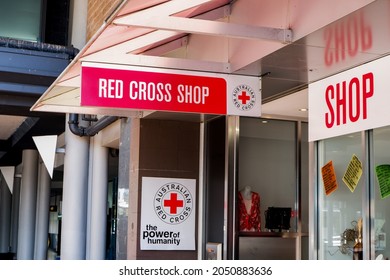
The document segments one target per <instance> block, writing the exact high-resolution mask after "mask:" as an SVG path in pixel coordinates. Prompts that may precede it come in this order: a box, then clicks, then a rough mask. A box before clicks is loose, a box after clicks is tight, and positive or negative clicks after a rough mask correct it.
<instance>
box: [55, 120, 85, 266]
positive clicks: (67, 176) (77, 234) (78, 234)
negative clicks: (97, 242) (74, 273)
mask: <svg viewBox="0 0 390 280" xmlns="http://www.w3.org/2000/svg"><path fill="white" fill-rule="evenodd" d="M67 121H68V115H67ZM88 154H89V137H80V136H77V135H74V134H73V133H72V132H71V131H69V128H68V124H67V122H66V131H65V158H64V182H63V193H62V232H61V255H60V257H61V259H64V260H83V259H85V256H86V251H85V249H86V228H87V194H88Z"/></svg>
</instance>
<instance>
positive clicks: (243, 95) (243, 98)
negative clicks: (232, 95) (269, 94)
mask: <svg viewBox="0 0 390 280" xmlns="http://www.w3.org/2000/svg"><path fill="white" fill-rule="evenodd" d="M238 99H240V100H241V102H242V104H244V105H245V104H246V102H247V101H249V100H250V99H251V98H250V96H249V95H247V94H246V91H242V92H241V94H240V95H239V96H238Z"/></svg>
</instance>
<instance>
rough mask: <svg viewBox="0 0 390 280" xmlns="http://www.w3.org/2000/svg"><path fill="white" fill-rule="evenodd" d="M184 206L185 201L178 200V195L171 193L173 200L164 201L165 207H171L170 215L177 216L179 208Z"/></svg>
mask: <svg viewBox="0 0 390 280" xmlns="http://www.w3.org/2000/svg"><path fill="white" fill-rule="evenodd" d="M183 205H184V202H183V200H180V199H177V193H171V198H170V199H165V200H164V207H169V213H170V214H177V208H178V207H183Z"/></svg>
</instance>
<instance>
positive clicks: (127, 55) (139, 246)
mask: <svg viewBox="0 0 390 280" xmlns="http://www.w3.org/2000/svg"><path fill="white" fill-rule="evenodd" d="M160 2H161V3H160ZM248 2H250V3H248ZM248 2H245V1H236V2H233V3H231V2H230V1H201V0H200V1H185V3H181V2H180V1H150V3H149V2H148V3H143V2H142V3H141V1H135V2H134V1H123V2H120V3H117V4H119V6H118V7H117V8H116V9H113V13H112V14H111V15H110V16H109V17H108V18H107V19H106V21H105V24H104V25H103V26H102V27H101V29H100V30H99V31H98V32H97V33H96V34H95V35H94V36H93V37H92V39H91V40H90V41H89V43H87V44H86V45H85V48H83V49H82V50H81V51H80V53H79V55H78V56H77V57H76V58H75V60H74V61H72V63H71V64H70V65H69V67H68V68H67V69H66V70H65V71H64V72H63V73H62V74H61V75H60V76H59V77H58V79H57V80H56V81H55V82H54V83H53V85H52V86H51V87H50V88H49V89H48V90H47V92H46V93H45V94H44V95H43V96H42V97H41V98H40V99H39V100H38V101H37V103H36V104H35V105H34V106H33V107H32V110H33V111H42V112H45V111H47V112H52V111H56V112H62V113H64V114H66V116H67V123H66V126H67V128H66V131H65V133H64V139H62V138H61V141H58V142H57V149H58V148H64V149H65V151H63V152H64V155H65V156H64V160H63V165H59V166H57V167H56V168H61V169H62V168H63V171H64V180H63V187H62V188H63V193H62V197H61V199H62V200H61V213H60V214H61V240H60V242H61V252H60V255H59V257H60V258H61V259H104V258H108V257H107V255H110V256H111V257H110V258H114V259H208V258H210V259H212V258H221V259H348V258H351V255H350V254H348V253H349V252H350V250H351V248H350V244H351V242H352V241H349V243H348V242H346V243H348V244H344V243H343V242H344V241H345V239H343V238H344V236H341V237H340V234H341V235H342V233H343V231H344V230H346V229H349V228H350V227H351V226H352V225H355V224H354V221H356V222H357V220H358V219H359V217H361V218H362V221H363V256H364V258H365V259H373V258H375V257H376V256H377V255H379V254H381V252H383V253H382V254H383V255H384V257H386V242H385V240H386V235H385V234H384V233H385V232H386V230H385V228H384V227H383V225H385V223H384V219H385V216H386V207H385V205H384V201H385V200H381V199H379V196H380V193H378V192H377V190H376V187H377V186H376V185H375V184H376V183H375V180H374V177H373V174H374V172H375V171H374V169H375V168H374V167H375V166H377V165H383V164H385V163H386V157H385V154H386V152H385V150H386V148H385V147H386V145H385V143H384V142H386V141H385V140H384V139H386V126H387V123H386V122H385V123H380V124H379V125H377V126H368V127H366V126H364V127H362V126H361V123H360V120H365V119H367V118H369V117H371V113H370V112H371V110H369V107H367V106H375V107H378V106H377V105H373V104H372V100H373V98H374V97H376V96H377V94H376V93H375V94H374V93H373V92H372V84H373V81H372V78H371V76H370V74H368V75H366V74H367V73H370V72H369V71H366V72H367V73H366V72H364V73H359V74H356V75H354V76H351V77H345V78H344V77H343V78H340V80H338V77H339V76H333V75H335V74H336V73H339V72H341V71H344V70H346V69H350V68H353V67H354V66H356V65H360V64H363V63H366V62H369V61H372V60H374V59H377V58H378V57H381V56H383V54H385V53H386V52H387V50H388V49H389V48H388V46H386V45H385V44H380V42H379V39H378V36H379V37H380V36H381V34H382V33H383V32H379V31H378V30H380V28H378V26H383V25H384V23H383V21H385V20H386V18H387V17H386V11H387V10H390V9H388V6H389V3H388V1H359V3H349V4H345V3H343V4H340V3H339V1H331V2H332V3H331V4H329V2H324V3H321V4H318V5H308V3H307V1H288V2H286V1H277V2H273V3H272V4H270V3H268V2H267V3H265V2H262V1H260V2H261V3H259V1H248ZM332 6H334V7H332ZM254 7H256V9H255V8H254ZM335 7H337V9H336V10H337V11H338V13H333V11H334V10H335ZM255 11H262V16H258V15H257V14H256V13H255ZM324 11H328V12H329V13H324ZM378 11H382V12H383V14H381V16H380V17H378V16H377V12H378ZM324 14H327V16H323V15H324ZM156 15H160V16H161V18H159V17H157V18H155V16H156ZM173 15H174V16H173ZM303 15H305V16H303ZM321 15H322V16H321ZM149 17H150V18H154V20H148V19H149ZM314 19H315V20H314ZM173 23H175V25H173ZM178 23H179V24H178ZM197 24H199V25H197ZM214 28H216V29H214ZM217 29H218V30H219V31H216V30H217ZM384 41H386V40H384ZM385 64H386V63H385ZM381 67H382V66H380V67H378V66H374V69H378V71H381V69H382V68H381ZM383 69H385V68H383ZM93 71H95V72H93ZM372 71H374V70H372ZM382 72H383V73H385V72H386V71H382ZM328 77H333V78H334V79H336V80H334V81H333V80H332V81H330V80H326V79H332V78H328ZM353 77H356V79H357V81H355V80H354V79H353ZM343 81H346V83H349V84H346V86H345V87H344V86H343ZM351 81H352V82H351ZM322 83H326V84H327V85H328V86H329V85H335V86H334V90H333V91H332V92H330V93H329V94H328V97H327V98H328V99H325V100H323V101H321V100H317V99H316V98H320V97H319V96H322V95H320V94H318V92H320V93H321V92H323V91H324V89H323V88H321V86H322ZM337 84H340V86H336V85H337ZM360 87H361V90H360V91H359V93H356V94H355V93H352V92H353V90H354V89H357V88H359V89H360ZM375 87H376V84H375ZM383 87H385V86H383ZM325 88H326V87H325ZM175 89H177V91H175ZM344 89H346V90H344ZM337 90H339V92H344V93H343V94H345V95H343V96H345V97H343V98H344V99H342V98H341V97H340V95H338V94H339V93H338V91H337ZM306 92H308V94H309V97H310V99H309V100H310V103H309V112H310V115H309V117H307V113H304V112H303V113H302V112H298V109H299V108H300V107H296V106H298V105H296V104H294V102H293V101H290V100H289V99H288V98H289V97H293V96H296V95H297V94H302V93H303V94H305V93H306ZM359 94H361V95H359ZM304 96H306V95H304ZM313 96H314V99H313ZM348 98H349V99H348ZM353 98H355V99H353ZM172 100H175V101H177V102H176V103H174V102H171V101H172ZM305 100H306V99H305ZM133 101H136V102H133ZM278 102H279V103H278ZM383 102H384V101H379V103H378V104H383ZM275 104H276V105H275ZM302 104H303V105H306V106H307V105H308V104H307V100H306V103H300V104H299V105H302ZM319 104H322V105H323V106H328V107H325V109H323V108H321V110H322V111H321V110H319V109H318V107H316V106H319ZM352 105H356V106H357V109H351V108H350V106H352ZM332 106H334V107H332ZM379 107H381V106H379ZM348 108H349V109H351V110H350V111H348V110H349V109H348ZM290 109H294V110H295V113H294V114H292V113H289V112H288V111H289V110H290ZM324 110H325V111H324ZM326 110H328V111H326ZM336 113H337V114H336ZM377 113H378V114H379V115H381V116H382V114H383V113H384V112H383V111H379V110H378V112H377ZM84 114H85V115H87V116H88V115H91V116H96V117H97V119H96V120H91V119H87V120H85V119H82V118H81V117H82V115H84ZM332 114H333V115H332ZM321 117H325V118H326V120H325V121H324V120H318V119H320V118H321ZM383 119H386V117H381V118H379V120H383ZM317 121H318V123H317ZM377 121H378V119H377V120H376V121H374V123H377ZM344 122H345V123H346V124H349V123H353V125H354V126H355V129H354V130H353V131H346V130H345V127H346V126H347V125H345V126H344ZM95 123H96V124H95ZM324 123H325V124H324ZM319 124H320V125H319ZM321 125H325V127H321ZM333 125H334V126H338V127H340V126H342V127H343V128H342V129H339V128H337V129H336V130H337V131H338V132H336V133H335V134H332V135H330V134H329V135H323V134H321V133H324V132H326V131H330V130H332V131H333V127H332V126H333ZM326 126H330V128H329V127H326ZM75 131H76V134H75V133H74V132H75ZM77 134H78V135H77ZM351 136H354V137H351ZM382 145H383V146H382ZM336 146H337V147H338V148H339V149H340V150H338V152H337V153H334V151H335V150H336V149H335V147H336ZM376 146H378V147H380V148H376ZM58 154H59V153H58V152H57V155H58ZM353 155H355V156H356V157H352V156H353ZM56 157H57V156H56ZM351 158H353V159H354V161H353V162H354V163H356V162H360V163H361V166H362V168H361V170H363V175H362V177H361V178H360V180H359V182H358V184H357V186H353V187H351V188H352V189H353V190H354V191H353V192H351V195H349V196H348V194H350V193H349V192H348V191H349V190H348V188H347V189H343V187H344V186H342V184H343V182H342V181H338V185H339V187H338V189H337V191H335V192H333V193H331V194H328V195H326V194H324V188H323V185H322V183H321V179H322V177H321V176H322V173H321V168H322V167H323V166H325V164H326V163H328V162H329V161H331V160H332V161H333V163H334V164H335V166H334V167H335V170H336V174H339V173H340V172H342V171H343V170H345V163H348V162H349V161H351ZM356 158H357V159H358V160H356ZM339 161H340V163H339ZM107 170H108V176H106V173H107ZM359 170H360V169H359ZM368 170H369V171H368ZM341 175H342V174H341ZM339 177H340V176H337V179H338V180H339V179H340V178H339ZM102 182H103V183H102ZM105 185H106V187H107V190H108V191H107V192H104V191H103V192H100V191H101V190H102V189H103V190H104V188H105ZM247 190H250V191H251V194H252V196H251V198H250V199H249V200H247V204H245V199H247V198H246V197H245V196H244V194H245V192H246V191H247ZM255 194H256V195H255ZM257 195H258V196H257ZM374 197H375V199H374ZM107 201H108V205H109V207H108V209H109V210H108V211H107V205H106V202H107ZM248 201H249V203H248ZM241 202H243V203H241ZM382 203H383V205H382ZM244 209H246V210H247V211H248V213H249V210H250V211H251V212H250V213H249V215H247V216H245V217H244V216H242V213H243V212H245V211H244ZM252 209H253V212H252ZM105 211H107V212H108V213H109V214H108V215H107V217H103V216H106V215H105V213H106V212H105ZM80 213H84V215H80ZM248 213H247V214H248ZM374 213H376V214H375V215H374ZM249 216H250V217H249ZM103 220H104V222H105V223H104V225H103V226H102V221H103ZM336 221H337V222H336ZM351 223H352V224H351ZM380 225H381V226H380ZM107 228H109V229H110V230H111V233H112V232H114V234H111V235H107V236H105V234H106V232H105V231H106V229H107ZM103 235H104V236H103ZM110 238H112V240H110V242H108V240H109V239H110ZM330 240H331V241H330ZM373 240H376V241H375V242H376V243H375V246H374V245H373V244H374V243H373V242H374V241H373ZM379 240H380V241H381V242H379ZM383 240H384V241H383ZM382 241H383V242H382ZM368 244H370V245H368ZM107 245H109V247H110V248H109V252H110V253H109V254H107ZM344 245H345V246H344ZM348 246H349V247H348Z"/></svg>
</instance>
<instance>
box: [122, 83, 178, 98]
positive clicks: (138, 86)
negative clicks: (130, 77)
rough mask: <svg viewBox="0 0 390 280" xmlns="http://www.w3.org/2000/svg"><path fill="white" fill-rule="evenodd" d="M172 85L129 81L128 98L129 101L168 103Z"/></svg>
mask: <svg viewBox="0 0 390 280" xmlns="http://www.w3.org/2000/svg"><path fill="white" fill-rule="evenodd" d="M171 90H172V85H171V84H169V83H153V82H149V83H146V82H137V81H131V82H130V85H129V97H130V99H131V100H145V101H154V100H157V101H159V102H161V101H165V102H170V101H171V100H172V96H171Z"/></svg>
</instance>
